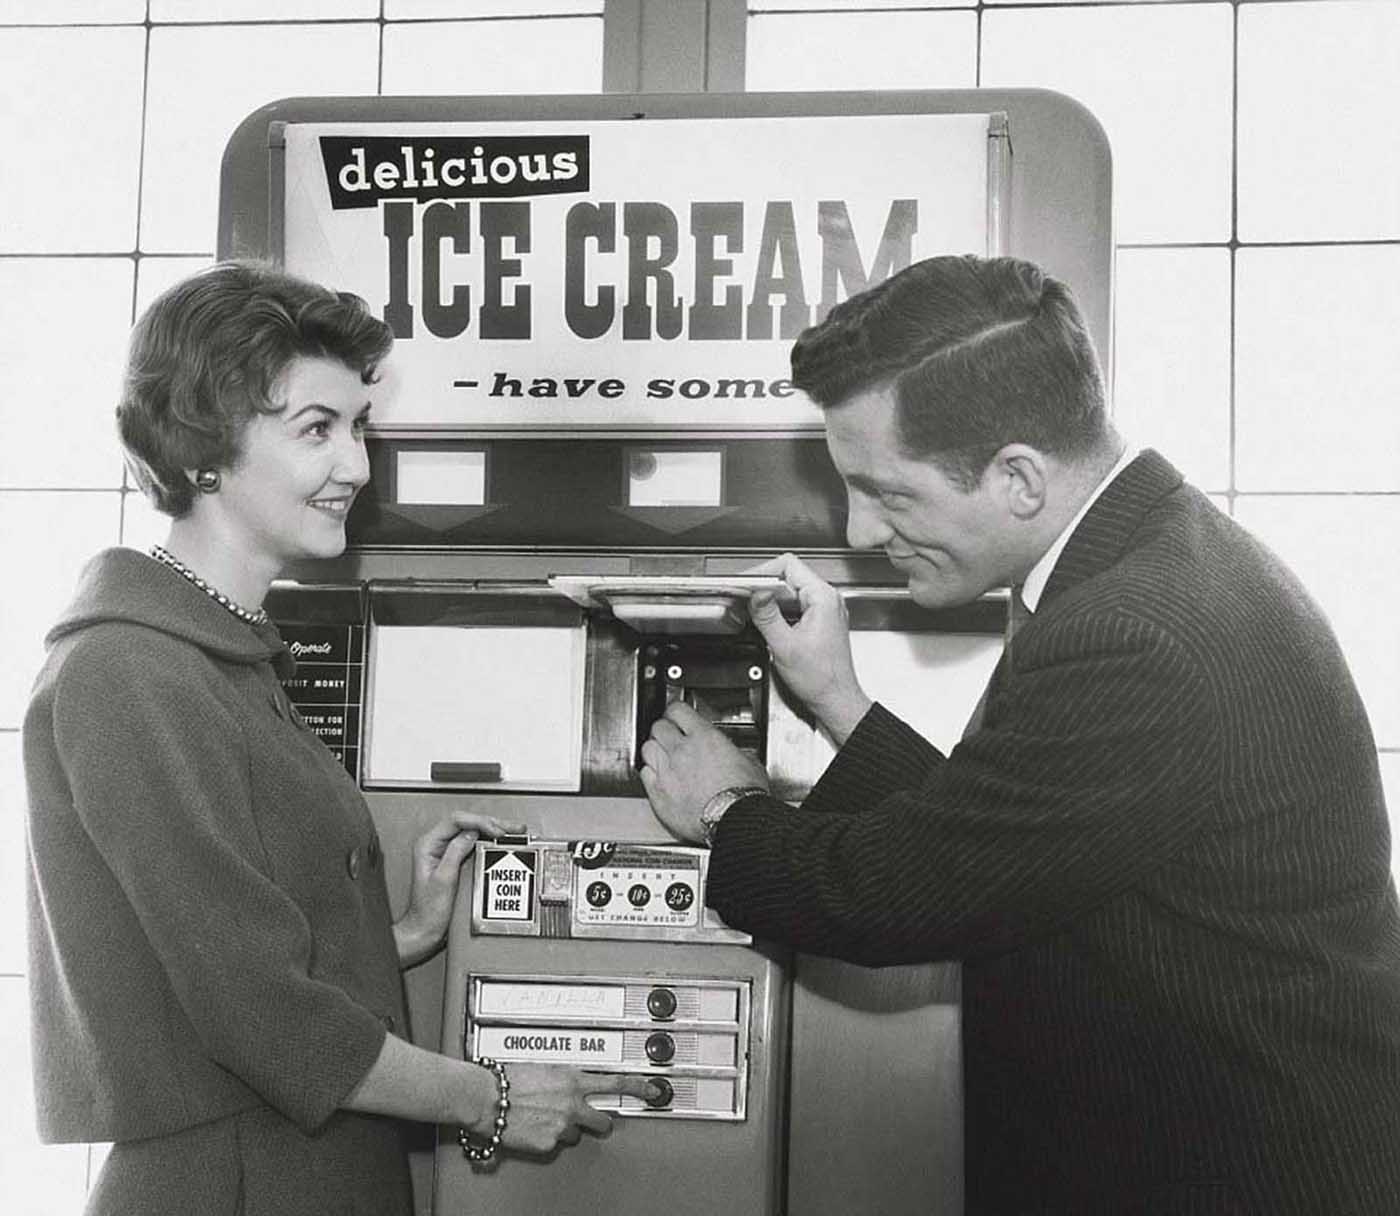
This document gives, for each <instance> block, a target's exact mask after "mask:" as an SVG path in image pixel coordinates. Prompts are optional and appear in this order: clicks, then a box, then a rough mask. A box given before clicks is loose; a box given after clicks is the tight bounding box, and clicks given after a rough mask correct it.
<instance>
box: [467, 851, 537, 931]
mask: <svg viewBox="0 0 1400 1216" xmlns="http://www.w3.org/2000/svg"><path fill="white" fill-rule="evenodd" d="M538 856H539V855H538V852H537V850H535V849H492V848H488V849H487V850H486V857H485V864H484V866H483V867H482V869H483V878H484V881H483V882H482V884H481V915H482V918H483V919H485V920H526V921H528V920H532V919H533V918H534V914H535V874H536V872H537V870H538V865H539V862H538Z"/></svg>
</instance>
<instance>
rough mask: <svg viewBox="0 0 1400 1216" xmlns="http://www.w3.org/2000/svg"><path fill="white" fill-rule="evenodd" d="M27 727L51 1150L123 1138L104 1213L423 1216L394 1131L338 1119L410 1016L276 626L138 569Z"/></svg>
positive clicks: (343, 779) (342, 796) (104, 598)
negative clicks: (249, 620)
mask: <svg viewBox="0 0 1400 1216" xmlns="http://www.w3.org/2000/svg"><path fill="white" fill-rule="evenodd" d="M48 641H49V646H50V649H49V653H48V658H47V661H46V663H45V665H44V667H43V670H42V671H41V673H40V675H39V677H38V681H37V683H36V686H35V690H34V695H33V699H32V702H31V704H30V707H29V712H28V714H27V716H26V719H25V725H24V761H25V772H26V778H27V782H28V790H29V823H28V827H29V833H28V835H29V875H28V877H29V925H30V968H29V985H30V993H31V1006H32V1027H33V1059H34V1077H35V1088H36V1099H37V1110H38V1118H39V1131H40V1134H41V1136H42V1137H43V1138H44V1139H46V1140H51V1141H72V1140H110V1141H115V1142H116V1146H115V1148H114V1149H113V1151H112V1153H111V1155H110V1157H109V1159H108V1163H107V1167H106V1170H105V1172H104V1176H103V1179H102V1181H101V1182H100V1184H99V1187H98V1190H97V1193H96V1195H95V1196H94V1198H93V1201H92V1203H91V1205H90V1207H91V1209H92V1210H95V1211H102V1212H123V1211H141V1212H143V1213H144V1214H145V1216H155V1214H157V1213H160V1212H165V1211H170V1212H181V1213H186V1212H192V1211H198V1212H200V1213H201V1216H209V1214H210V1213H222V1212H247V1213H252V1212H263V1211H265V1212H287V1213H291V1212H296V1213H299V1214H301V1216H307V1214H310V1213H321V1212H325V1213H330V1212H336V1213H341V1212H360V1211H363V1212H366V1213H370V1212H373V1213H374V1216H386V1214H388V1213H395V1212H406V1211H407V1210H408V1209H409V1206H410V1199H409V1193H408V1182H407V1171H406V1163H405V1158H404V1155H403V1151H402V1147H401V1145H400V1143H399V1128H398V1126H397V1125H396V1124H395V1123H393V1122H392V1121H389V1120H383V1119H378V1118H374V1117H368V1116H362V1115H357V1114H353V1113H350V1112H345V1111H339V1110H338V1108H339V1106H340V1104H341V1102H342V1100H343V1099H344V1098H345V1097H346V1095H347V1094H348V1093H349V1092H350V1091H351V1090H352V1089H353V1088H354V1087H355V1085H356V1084H357V1083H358V1082H359V1081H360V1080H361V1078H362V1077H363V1076H364V1075H365V1072H366V1071H367V1070H368V1068H369V1067H370V1065H371V1064H372V1063H373V1062H374V1060H375V1058H376V1056H377V1055H378V1053H379V1050H380V1047H381V1046H382V1044H383V1040H384V1036H385V1033H386V1028H388V1029H402V1028H403V1023H404V1017H405V1014H404V1007H403V996H402V986H401V981H400V976H399V972H398V961H397V954H396V950H395V945H394V938H393V930H392V925H391V923H390V910H389V905H388V897H387V894H386V890H385V885H384V873H383V863H382V857H381V854H380V850H379V842H378V839H377V837H376V836H375V831H374V826H373V823H372V822H371V819H370V816H369V812H368V809H367V807H366V806H365V803H364V800H363V798H362V797H361V796H360V793H359V791H358V790H357V788H356V787H355V783H354V782H353V781H352V780H351V779H350V778H349V777H348V775H347V774H346V773H345V772H344V771H343V770H342V769H341V767H340V765H339V764H338V763H337V762H336V761H335V760H334V758H333V757H332V756H331V755H330V753H329V751H328V750H327V749H326V748H325V747H324V746H323V745H322V744H321V742H320V741H319V740H318V739H316V738H315V736H314V735H312V733H311V732H310V731H309V730H308V729H307V728H306V727H305V726H304V725H303V724H302V723H301V722H300V719H299V718H298V716H297V714H296V713H295V711H294V710H293V709H292V707H291V705H290V704H289V702H288V700H287V698H286V695H285V694H284V693H283V691H282V688H281V686H280V685H279V683H278V680H277V674H276V671H275V667H280V668H281V670H283V671H284V672H285V671H288V670H289V667H288V665H289V664H290V662H291V660H290V656H289V655H288V654H287V652H286V650H285V648H284V647H283V645H282V643H281V640H280V638H279V637H278V636H277V632H276V630H275V629H274V628H272V627H271V626H263V627H260V628H257V629H254V628H252V627H250V626H248V625H246V624H244V623H242V622H241V621H239V620H237V619H235V618H234V617H233V616H232V615H231V614H230V613H228V612H227V611H225V610H224V609H223V608H222V607H220V606H219V605H218V604H216V603H215V602H214V601H213V600H211V599H210V598H208V597H207V596H206V595H204V594H203V593H202V592H200V591H199V590H198V589H197V588H195V587H194V586H192V585H191V584H190V583H188V582H187V581H185V580H184V579H183V578H181V577H180V576H179V575H178V574H176V573H175V572H174V571H172V570H170V569H168V568H166V567H165V566H162V565H161V564H159V563H157V562H155V561H154V560H152V559H151V558H148V557H146V556H144V555H143V554H139V553H136V552H135V551H132V550H120V549H114V550H109V551H107V552H105V553H102V554H100V555H99V556H98V557H97V558H95V559H94V561H93V562H92V563H91V564H90V565H89V566H88V568H87V569H86V571H85V572H84V574H83V578H82V581H81V583H80V586H79V589H78V592H77V596H76V599H75V600H74V602H73V604H72V606H71V607H70V608H69V610H68V611H67V612H66V613H65V614H64V616H63V618H62V619H61V620H60V621H59V623H58V625H57V626H55V628H54V629H53V631H52V632H51V633H50V635H49V639H48Z"/></svg>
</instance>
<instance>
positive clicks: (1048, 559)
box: [1021, 444, 1140, 612]
mask: <svg viewBox="0 0 1400 1216" xmlns="http://www.w3.org/2000/svg"><path fill="white" fill-rule="evenodd" d="M1139 451H1140V449H1139V448H1136V447H1133V446H1132V445H1131V444H1124V445H1123V454H1122V455H1121V456H1119V457H1118V462H1117V463H1116V464H1115V465H1114V466H1113V467H1112V468H1111V469H1109V471H1108V473H1107V474H1106V475H1105V477H1104V479H1103V480H1102V481H1101V482H1099V484H1098V485H1097V486H1095V487H1094V492H1093V493H1092V494H1090V495H1089V497H1088V498H1086V499H1085V500H1084V505H1083V506H1081V507H1080V508H1079V511H1078V513H1077V514H1076V515H1075V517H1074V518H1073V519H1072V520H1070V521H1069V523H1067V524H1066V525H1065V527H1064V531H1063V532H1061V533H1060V534H1059V536H1057V537H1056V538H1055V543H1054V544H1053V545H1051V546H1050V548H1048V549H1046V550H1045V552H1044V554H1042V555H1041V558H1040V560H1039V561H1038V562H1036V564H1035V565H1034V566H1032V567H1031V572H1030V573H1029V574H1028V575H1026V581H1025V582H1024V583H1022V584H1021V599H1022V600H1024V601H1025V605H1026V608H1027V610H1029V611H1030V612H1034V611H1035V610H1036V608H1037V607H1038V606H1039V604H1040V597H1041V596H1042V595H1043V594H1044V593H1045V585H1046V584H1047V583H1048V582H1049V581H1050V576H1051V575H1052V574H1053V573H1054V572H1055V563H1056V562H1058V561H1059V560H1060V554H1061V553H1063V552H1064V550H1065V546H1066V545H1067V544H1069V538H1070V537H1071V536H1073V535H1074V530H1075V528H1077V527H1079V521H1080V520H1081V519H1083V518H1084V516H1085V515H1087V514H1088V513H1089V508H1090V507H1092V506H1093V505H1094V503H1095V502H1097V501H1098V497H1099V495H1100V494H1102V493H1103V492H1104V491H1105V490H1106V489H1108V486H1109V483H1110V482H1111V481H1112V480H1113V479H1114V478H1115V477H1117V476H1118V474H1119V473H1121V472H1122V471H1123V470H1124V469H1126V468H1127V467H1128V466H1129V465H1130V464H1132V462H1133V461H1134V460H1136V459H1137V456H1138V453H1139Z"/></svg>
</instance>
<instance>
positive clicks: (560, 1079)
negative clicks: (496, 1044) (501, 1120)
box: [471, 1063, 655, 1154]
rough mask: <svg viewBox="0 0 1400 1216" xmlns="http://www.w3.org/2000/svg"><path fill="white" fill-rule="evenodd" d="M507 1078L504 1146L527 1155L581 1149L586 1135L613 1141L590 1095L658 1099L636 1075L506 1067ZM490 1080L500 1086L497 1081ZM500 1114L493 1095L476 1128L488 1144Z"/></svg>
mask: <svg viewBox="0 0 1400 1216" xmlns="http://www.w3.org/2000/svg"><path fill="white" fill-rule="evenodd" d="M506 1075H507V1076H508V1077H509V1078H510V1109H509V1111H507V1112H506V1130H505V1134H504V1135H503V1136H502V1137H501V1143H502V1145H503V1146H504V1147H505V1148H508V1149H511V1150H513V1151H515V1152H521V1153H535V1154H542V1153H549V1152H552V1151H553V1150H554V1149H555V1148H557V1147H558V1146H559V1145H561V1144H577V1143H578V1141H579V1137H580V1136H581V1135H582V1133H583V1131H584V1130H585V1129H586V1130H588V1131H590V1132H593V1133H594V1134H595V1135H599V1136H605V1135H607V1134H608V1132H609V1131H610V1130H611V1128H612V1118H611V1116H609V1115H608V1114H607V1113H606V1112H605V1111H601V1110H597V1109H595V1108H594V1107H592V1106H590V1105H589V1104H588V1101H587V1097H588V1095H589V1094H630V1095H631V1096H632V1097H634V1098H641V1099H642V1100H643V1101H645V1100H646V1099H647V1098H648V1097H652V1096H655V1090H654V1087H653V1086H652V1084H651V1082H650V1081H648V1080H647V1078H646V1077H642V1076H637V1075H636V1074H635V1073H634V1074H631V1075H626V1074H622V1073H595V1072H584V1071H583V1070H582V1069H579V1068H569V1067H564V1066H560V1065H556V1064H528V1063H515V1064H508V1065H506ZM487 1076H488V1077H489V1078H490V1080H491V1082H492V1084H493V1086H494V1084H495V1078H494V1077H493V1076H491V1075H490V1074H489V1073H488V1074H487ZM496 1110H497V1105H496V1102H495V1100H494V1094H493V1096H492V1100H491V1101H490V1102H488V1103H487V1109H486V1111H485V1112H484V1114H483V1116H482V1118H481V1119H480V1120H478V1121H477V1122H476V1123H475V1124H474V1125H473V1126H472V1127H471V1131H472V1132H473V1134H474V1135H476V1136H477V1137H478V1138H480V1139H482V1140H485V1139H489V1138H490V1136H491V1132H492V1130H493V1126H494V1123H495V1118H496Z"/></svg>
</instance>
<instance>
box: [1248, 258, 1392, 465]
mask: <svg viewBox="0 0 1400 1216" xmlns="http://www.w3.org/2000/svg"><path fill="white" fill-rule="evenodd" d="M1397 282H1400V246H1370V247H1359V246H1358V247H1352V248H1346V247H1323V248H1311V249H1301V248H1294V249H1241V250H1240V251H1239V253H1238V255H1237V259H1236V285H1235V342H1236V350H1235V369H1236V379H1235V384H1236V388H1235V416H1236V424H1235V425H1236V482H1237V484H1238V487H1239V488H1240V489H1242V490H1348V491H1358V490H1362V491H1374V490H1379V491H1394V490H1400V463H1398V462H1397V461H1396V459H1395V457H1396V454H1397V453H1400V409H1397V408H1396V385H1397V384H1400V341H1397V335H1400V292H1397V291H1396V290H1395V284H1396V283H1397Z"/></svg>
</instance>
